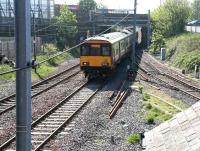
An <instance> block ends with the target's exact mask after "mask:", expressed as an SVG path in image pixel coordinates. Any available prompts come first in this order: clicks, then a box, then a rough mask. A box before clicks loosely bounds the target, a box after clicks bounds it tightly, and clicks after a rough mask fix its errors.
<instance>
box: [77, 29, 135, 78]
mask: <svg viewBox="0 0 200 151" xmlns="http://www.w3.org/2000/svg"><path fill="white" fill-rule="evenodd" d="M137 35H138V34H137ZM137 37H138V36H137ZM132 43H133V33H132V32H131V31H129V30H123V31H121V32H112V33H107V34H103V35H100V36H95V37H90V38H88V39H86V40H85V42H84V43H83V44H82V45H81V46H80V68H81V70H82V71H83V72H84V74H85V77H87V78H89V79H90V78H93V77H96V76H101V77H106V76H108V75H110V74H111V73H112V72H113V71H114V70H115V69H116V67H117V65H118V64H119V63H120V62H121V61H122V59H124V58H126V57H128V56H130V55H129V54H130V52H131V50H132Z"/></svg>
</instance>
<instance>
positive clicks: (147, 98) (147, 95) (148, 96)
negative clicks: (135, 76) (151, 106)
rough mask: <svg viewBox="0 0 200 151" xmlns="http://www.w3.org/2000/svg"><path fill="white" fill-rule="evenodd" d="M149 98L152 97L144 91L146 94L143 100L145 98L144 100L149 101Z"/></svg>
mask: <svg viewBox="0 0 200 151" xmlns="http://www.w3.org/2000/svg"><path fill="white" fill-rule="evenodd" d="M149 99H150V95H149V94H147V93H144V94H143V100H144V101H148V100H149Z"/></svg>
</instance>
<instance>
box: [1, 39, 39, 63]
mask: <svg viewBox="0 0 200 151" xmlns="http://www.w3.org/2000/svg"><path fill="white" fill-rule="evenodd" d="M41 47H42V40H41V38H40V37H37V38H36V54H40V53H42V49H41ZM32 50H33V40H32ZM32 52H33V51H32ZM0 54H2V55H5V56H6V57H8V58H9V59H12V60H15V57H16V49H15V39H14V37H0Z"/></svg>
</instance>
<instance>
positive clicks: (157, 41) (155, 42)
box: [151, 32, 165, 54]
mask: <svg viewBox="0 0 200 151" xmlns="http://www.w3.org/2000/svg"><path fill="white" fill-rule="evenodd" d="M164 46H165V38H164V36H163V35H161V34H160V33H158V32H154V33H153V35H152V45H151V53H152V54H155V53H157V52H159V51H160V49H161V48H162V47H164Z"/></svg>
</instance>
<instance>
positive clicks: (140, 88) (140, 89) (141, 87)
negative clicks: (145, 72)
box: [138, 85, 143, 93]
mask: <svg viewBox="0 0 200 151" xmlns="http://www.w3.org/2000/svg"><path fill="white" fill-rule="evenodd" d="M138 89H139V92H140V93H142V92H143V86H141V85H140V86H139V87H138Z"/></svg>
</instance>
